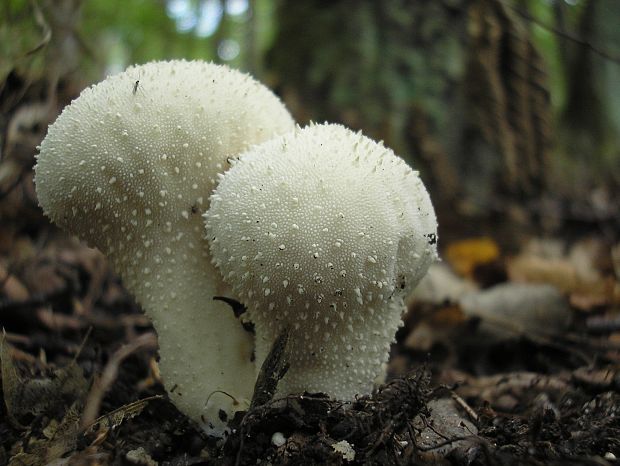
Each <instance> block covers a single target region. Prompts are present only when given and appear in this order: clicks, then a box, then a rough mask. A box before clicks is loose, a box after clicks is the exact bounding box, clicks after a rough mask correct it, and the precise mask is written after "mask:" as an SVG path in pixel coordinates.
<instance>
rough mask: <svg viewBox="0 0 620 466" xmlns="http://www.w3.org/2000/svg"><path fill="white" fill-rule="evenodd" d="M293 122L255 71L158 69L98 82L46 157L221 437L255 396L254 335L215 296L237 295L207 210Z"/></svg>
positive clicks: (197, 412) (84, 227)
mask: <svg viewBox="0 0 620 466" xmlns="http://www.w3.org/2000/svg"><path fill="white" fill-rule="evenodd" d="M292 127H293V121H292V119H291V117H290V115H289V114H288V112H287V111H286V109H285V108H284V106H283V105H282V103H281V102H280V101H279V100H278V99H277V97H275V96H274V95H273V94H272V93H271V92H270V91H269V90H268V89H266V88H265V87H264V86H262V85H261V84H259V83H258V82H256V81H255V80H253V79H252V78H250V77H249V76H247V75H244V74H242V73H240V72H237V71H234V70H231V69H229V68H226V67H223V66H218V65H213V64H208V63H201V62H185V61H171V62H160V63H149V64H146V65H143V66H137V67H133V68H130V69H128V70H127V71H125V72H124V73H121V74H118V75H115V76H112V77H110V78H108V79H106V80H105V81H103V82H101V83H99V84H97V85H96V86H93V87H91V88H89V89H87V90H85V91H84V92H83V93H82V94H81V95H80V97H79V98H78V99H76V100H75V101H74V102H73V103H72V104H71V105H70V106H68V107H67V108H66V109H65V110H64V111H63V113H62V114H61V115H60V117H59V118H58V120H57V121H56V122H55V123H54V124H53V125H52V126H51V127H50V128H49V132H48V135H47V137H46V138H45V140H44V141H43V142H42V144H41V149H40V154H39V156H38V160H37V162H38V163H37V166H36V174H35V182H36V187H37V195H38V197H39V202H40V204H41V206H42V207H43V209H44V210H45V212H46V213H47V215H49V217H50V218H51V219H52V220H53V221H54V222H55V223H56V224H58V225H59V226H60V227H62V228H64V229H66V230H68V231H69V232H71V233H73V234H75V235H77V236H79V237H80V238H81V239H83V240H85V241H87V242H88V243H89V244H90V245H91V246H94V247H97V248H99V249H100V250H101V251H102V252H103V253H104V254H105V255H106V256H107V257H108V258H109V260H110V261H111V263H112V266H113V268H114V270H115V271H116V272H117V273H118V274H119V275H120V276H121V278H122V279H123V282H124V285H125V286H126V288H127V289H128V290H129V291H130V292H131V293H132V294H133V295H134V296H135V297H136V299H137V301H138V302H139V303H140V305H141V306H142V307H143V308H144V310H145V312H146V313H147V314H148V315H149V316H150V317H151V319H152V321H153V324H154V326H155V329H156V330H157V333H158V336H159V344H160V358H161V361H160V367H161V374H162V376H163V379H164V383H165V386H166V388H167V390H168V391H169V393H170V396H171V398H172V400H173V401H174V402H175V404H176V405H177V406H178V407H179V408H180V409H181V410H182V411H184V412H185V413H186V414H188V415H189V416H191V417H192V418H194V419H195V420H196V421H197V422H199V423H200V424H201V425H203V426H204V427H205V429H206V430H207V431H208V432H210V433H213V434H216V435H220V434H222V433H223V431H224V429H225V426H226V420H227V418H228V417H229V416H230V415H231V414H232V411H234V409H239V408H242V407H243V406H242V405H243V403H244V400H247V399H248V398H249V397H250V396H251V392H252V387H253V384H254V379H255V369H254V364H253V362H252V360H251V359H252V338H251V336H250V335H249V334H248V333H247V332H246V331H245V330H243V328H242V325H241V323H240V322H239V321H238V320H237V319H236V318H235V317H234V315H233V313H232V311H231V310H230V308H229V307H228V306H226V305H225V304H223V303H222V302H219V301H214V300H213V297H214V296H216V295H226V294H228V292H227V291H226V286H225V285H224V283H223V282H222V280H221V278H220V276H219V274H218V273H217V271H215V270H214V268H213V266H212V265H211V263H210V257H209V252H208V248H207V245H206V243H205V241H204V230H203V228H204V227H203V225H202V223H201V214H202V213H203V212H204V211H205V210H206V209H207V208H208V197H209V194H210V193H211V191H212V189H213V188H214V186H215V184H216V182H217V175H218V173H220V172H221V171H223V170H224V169H225V167H227V166H228V160H229V159H230V158H231V157H234V156H236V155H237V154H238V153H240V152H242V151H243V150H246V149H247V148H248V147H249V146H250V145H252V144H256V143H260V142H262V141H265V140H267V139H269V138H271V137H273V136H274V135H277V134H281V133H284V132H287V131H289V130H290V129H292ZM221 392H226V393H227V394H229V395H231V396H232V398H231V397H230V396H228V395H225V394H223V393H221ZM207 400H209V403H208V405H207ZM239 403H241V405H239Z"/></svg>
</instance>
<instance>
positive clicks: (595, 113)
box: [0, 0, 620, 238]
mask: <svg viewBox="0 0 620 466" xmlns="http://www.w3.org/2000/svg"><path fill="white" fill-rule="evenodd" d="M619 19H620V2H617V1H616V0H442V1H434V0H433V1H432V0H417V1H411V0H409V1H404V0H391V1H385V2H377V1H370V0H359V1H352V0H335V1H320V0H314V1H295V0H254V1H251V0H157V1H155V0H153V1H151V0H125V1H122V2H121V1H109V0H88V1H79V0H47V1H30V0H3V1H2V5H1V6H0V57H1V59H0V83H1V84H0V86H1V87H0V92H1V94H0V106H1V107H0V108H1V111H2V117H1V119H0V133H1V134H2V149H3V152H2V157H3V160H6V159H9V158H18V159H19V161H20V162H19V163H22V162H23V164H22V166H23V167H25V168H29V167H30V166H31V165H32V154H33V151H32V148H33V144H34V145H36V142H37V140H38V139H40V138H41V136H43V135H44V133H45V128H46V126H47V124H48V123H49V122H50V121H53V119H54V118H55V115H56V114H57V113H58V110H59V109H60V108H62V106H64V105H65V104H66V103H67V102H68V101H69V100H70V99H71V98H74V97H75V96H76V95H77V94H78V93H79V91H80V90H81V89H82V88H83V87H85V86H87V85H89V84H91V83H93V82H96V81H99V80H101V79H102V78H103V77H104V76H106V75H107V74H110V73H116V72H119V71H122V70H124V69H125V68H126V67H127V66H128V65H130V64H134V63H144V62H146V61H149V60H161V59H170V58H186V59H204V60H212V61H215V62H220V63H226V64H228V65H230V66H232V67H235V68H239V69H242V70H245V71H247V72H249V73H251V74H253V75H255V76H256V77H257V78H258V79H259V80H262V81H263V82H265V83H266V84H267V85H269V86H270V87H272V88H273V89H274V90H275V91H276V92H277V93H278V94H280V95H281V96H282V97H283V99H284V100H285V102H286V104H287V105H288V106H289V108H290V109H291V111H292V112H293V114H294V116H295V117H296V119H297V121H298V122H299V123H300V124H302V125H303V124H305V123H307V122H308V121H310V120H313V121H324V120H329V121H334V122H342V123H344V124H345V125H348V126H350V127H352V128H354V129H362V130H363V131H364V132H365V133H366V134H368V135H369V136H371V137H374V138H376V139H382V140H384V141H385V142H386V144H387V145H388V146H390V147H392V148H393V149H394V150H395V151H396V153H398V154H399V155H401V156H402V157H404V158H406V159H407V160H408V161H409V162H410V163H411V164H413V165H414V166H416V167H417V168H419V169H420V170H421V171H422V173H423V178H424V180H425V182H426V183H427V184H428V186H429V187H430V190H431V193H432V195H433V199H434V200H435V203H436V205H437V208H438V210H439V211H440V213H441V215H440V218H441V222H440V225H441V227H442V233H443V234H442V237H444V238H450V237H451V235H453V234H456V235H457V236H459V235H461V234H473V233H476V232H477V233H478V234H479V233H480V229H481V228H485V227H487V226H489V225H491V227H492V228H493V229H495V228H497V227H500V228H501V226H502V225H506V223H507V222H509V223H510V224H511V227H510V229H509V230H508V231H507V232H506V233H507V234H508V233H510V232H514V225H518V226H519V227H524V228H525V227H529V228H536V229H539V231H541V232H543V233H555V232H558V231H564V232H566V229H575V228H576V229H578V230H577V231H576V232H580V231H581V230H579V229H582V230H583V229H585V230H588V229H591V228H594V229H603V230H609V229H611V228H617V227H618V220H617V219H618V216H619V212H618V209H619V207H618V206H619V202H618V196H619V194H618V193H619V190H618V186H619V184H620V170H619V168H620V92H619V91H618V89H619V86H620V28H618V27H617V26H618V20H619ZM24 146H25V147H24ZM15 151H17V152H18V153H17V154H16V153H15ZM15 170H16V167H13V168H11V169H7V168H6V167H5V169H4V170H3V171H2V176H1V177H0V187H1V188H0V189H1V191H0V192H6V191H7V189H8V188H10V187H11V185H12V184H14V183H15V180H14V179H13V178H14V176H15V174H16V173H6V172H7V171H9V172H15ZM18 171H19V170H18ZM464 218H465V219H476V221H475V222H463V221H462V220H463V219H464ZM455 229H456V231H455ZM467 230H470V231H467ZM605 234H608V235H609V234H611V233H610V232H609V231H606V232H605ZM446 235H448V236H446Z"/></svg>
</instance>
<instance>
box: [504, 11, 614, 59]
mask: <svg viewBox="0 0 620 466" xmlns="http://www.w3.org/2000/svg"><path fill="white" fill-rule="evenodd" d="M501 3H502V4H503V5H504V6H506V7H508V8H510V9H511V10H513V11H514V12H515V13H517V14H518V15H519V16H521V17H522V18H523V19H525V20H526V21H529V22H531V23H534V24H536V25H537V26H540V27H541V28H543V29H545V30H547V31H549V32H552V33H553V34H556V35H558V36H560V37H562V38H564V39H567V40H570V41H572V42H575V43H576V44H579V45H581V46H582V47H585V48H587V49H588V50H590V51H591V52H594V53H595V54H597V55H599V56H601V57H603V58H605V59H606V60H609V61H611V62H614V63H616V64H620V57H617V56H615V55H613V54H611V53H610V52H608V51H607V50H603V49H601V48H599V47H597V46H595V45H594V44H592V43H591V42H588V41H587V40H585V39H582V38H581V37H579V36H577V35H576V34H573V33H570V32H567V31H564V30H562V29H560V28H558V27H555V26H552V25H550V24H547V23H545V22H543V21H541V20H539V19H538V18H535V17H534V16H532V15H530V14H529V13H527V12H526V11H523V10H522V9H520V8H517V7H515V6H514V5H510V4H509V3H508V2H505V1H503V0H502V1H501Z"/></svg>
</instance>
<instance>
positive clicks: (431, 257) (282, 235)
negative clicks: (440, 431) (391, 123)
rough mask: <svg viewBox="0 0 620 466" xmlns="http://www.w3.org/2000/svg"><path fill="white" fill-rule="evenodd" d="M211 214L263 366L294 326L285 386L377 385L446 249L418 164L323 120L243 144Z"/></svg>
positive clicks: (341, 393) (210, 232)
mask: <svg viewBox="0 0 620 466" xmlns="http://www.w3.org/2000/svg"><path fill="white" fill-rule="evenodd" d="M205 218H206V227H207V237H208V239H209V241H210V244H211V253H212V255H213V258H214V261H215V264H216V265H217V267H218V268H219V269H220V270H221V272H222V275H223V277H224V279H225V280H226V281H227V282H228V283H229V284H230V285H231V286H232V288H233V291H234V293H235V295H234V296H235V297H236V298H237V299H239V300H240V301H241V302H243V303H245V304H246V305H247V306H248V308H249V313H250V315H249V316H250V319H251V320H252V321H253V322H254V324H255V329H256V339H257V342H256V344H257V364H259V363H260V362H261V361H262V360H264V358H265V357H266V355H267V353H268V351H269V349H270V346H271V344H272V342H273V341H274V340H275V339H276V338H277V337H278V335H279V334H280V333H281V332H283V331H284V330H285V329H287V330H288V331H290V332H291V334H290V335H291V336H290V337H289V345H290V352H288V351H287V354H288V355H289V360H288V362H289V364H290V367H289V370H288V372H287V374H286V375H285V376H284V378H283V379H282V380H281V381H280V384H279V386H278V392H279V393H280V394H285V393H295V392H303V391H309V392H324V393H327V394H329V395H331V396H332V397H335V398H338V399H345V400H347V399H352V398H353V397H354V396H355V395H357V394H367V393H369V392H370V391H371V390H372V386H373V379H375V377H376V376H377V375H378V374H379V373H380V372H381V366H382V364H383V363H385V362H386V361H387V358H388V353H389V348H390V344H391V343H392V342H393V340H394V335H395V333H396V330H397V328H398V327H399V325H400V324H401V315H402V313H403V311H404V309H405V306H404V302H403V298H404V297H405V296H406V294H407V293H408V292H409V291H410V290H411V289H412V288H413V287H414V286H415V285H416V284H417V283H418V281H419V280H420V279H421V278H422V276H423V275H424V274H425V273H426V271H427V269H428V267H429V265H430V264H431V263H432V262H433V261H435V260H436V258H437V252H436V239H437V222H436V218H435V213H434V210H433V207H432V205H431V201H430V198H429V196H428V193H427V191H426V189H425V188H424V185H423V184H422V181H421V180H420V178H419V176H418V173H417V172H415V171H413V170H412V169H411V168H410V167H409V166H408V165H407V164H406V163H405V162H404V161H403V160H402V159H400V158H399V157H397V156H396V155H394V153H393V152H392V151H391V150H390V149H387V148H386V147H384V146H383V145H382V144H379V143H376V142H374V141H372V140H371V139H369V138H367V137H365V136H363V135H361V134H359V133H358V134H356V133H353V132H352V131H350V130H348V129H346V128H344V127H342V126H338V125H314V126H310V127H307V128H305V129H301V130H300V129H298V130H296V131H294V132H291V133H288V134H286V135H284V136H282V137H279V138H275V139H272V140H270V141H267V142H265V143H263V144H261V145H259V146H257V147H254V148H252V149H251V150H249V151H248V152H245V153H244V154H242V155H241V156H240V158H239V160H238V161H236V162H235V163H234V164H233V166H232V168H231V169H230V170H228V171H227V172H226V173H225V174H224V175H223V176H222V180H221V181H220V183H219V185H218V187H217V188H216V190H215V192H214V194H213V195H212V196H211V207H210V209H209V210H208V212H207V213H206V214H205Z"/></svg>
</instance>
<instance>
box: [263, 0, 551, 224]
mask: <svg viewBox="0 0 620 466" xmlns="http://www.w3.org/2000/svg"><path fill="white" fill-rule="evenodd" d="M522 21H523V20H522V19H521V18H520V17H519V16H518V15H517V14H515V13H514V11H513V10H511V9H510V8H508V7H506V6H505V5H504V3H503V2H500V1H499V0H443V1H437V0H417V1H408V0H396V1H389V2H376V1H372V0H361V1H353V0H337V1H323V0H313V1H306V2H302V3H301V4H300V3H299V2H295V1H294V0H282V1H281V2H280V6H279V9H278V20H277V24H278V25H279V31H278V34H277V38H276V40H275V41H274V44H275V45H274V47H273V49H272V50H271V53H270V55H269V56H268V61H267V63H268V66H269V67H270V68H271V69H272V70H274V71H275V72H276V74H277V75H279V76H281V81H282V83H285V84H282V92H283V94H284V95H285V99H286V100H287V102H288V103H289V105H291V106H292V108H293V111H294V113H295V114H296V116H297V117H298V119H299V120H300V121H302V122H305V121H308V120H310V119H312V120H315V121H323V120H329V121H335V122H342V123H344V124H346V125H348V126H350V127H352V128H355V129H358V128H359V129H363V130H364V131H365V133H367V134H369V135H370V136H373V137H375V138H378V139H383V140H385V141H386V143H387V145H389V146H390V147H392V148H393V149H394V150H395V151H396V152H397V153H398V154H399V155H401V156H403V157H404V158H406V159H408V160H409V161H412V162H413V164H414V165H415V166H416V167H420V168H421V169H422V171H423V176H424V179H425V181H426V182H427V183H428V184H429V185H430V189H431V191H432V192H433V195H434V199H435V203H436V204H437V205H438V207H439V209H440V210H441V209H442V208H443V209H444V210H445V209H450V211H451V212H454V211H455V209H457V210H460V212H461V213H463V214H465V213H467V214H471V213H488V212H491V211H494V210H503V209H504V207H505V204H506V203H508V204H511V205H514V206H516V205H519V204H522V203H523V202H524V201H527V200H535V199H537V198H538V196H539V195H540V193H541V190H542V187H543V186H544V183H545V174H546V162H547V153H548V148H549V137H550V136H549V119H550V103H549V96H548V92H547V85H546V80H545V73H544V71H543V67H542V64H541V59H540V57H539V55H538V54H537V52H536V50H535V49H534V47H533V45H532V43H531V41H530V37H529V29H528V27H527V25H525V24H523V22H522Z"/></svg>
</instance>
